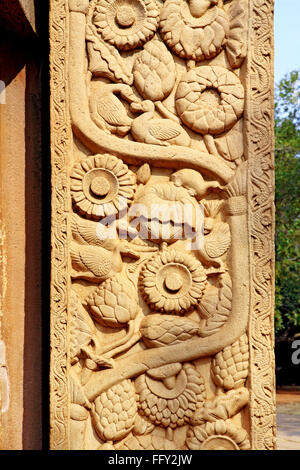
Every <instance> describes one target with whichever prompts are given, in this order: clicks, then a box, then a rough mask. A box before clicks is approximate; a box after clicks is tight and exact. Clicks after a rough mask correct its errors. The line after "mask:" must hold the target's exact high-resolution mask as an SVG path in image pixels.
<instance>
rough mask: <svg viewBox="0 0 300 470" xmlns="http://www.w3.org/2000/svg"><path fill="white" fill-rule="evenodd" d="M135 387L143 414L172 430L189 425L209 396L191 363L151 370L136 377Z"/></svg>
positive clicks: (175, 364) (153, 421) (154, 422)
mask: <svg viewBox="0 0 300 470" xmlns="http://www.w3.org/2000/svg"><path fill="white" fill-rule="evenodd" d="M135 387H136V392H137V393H138V396H139V398H138V410H139V413H140V414H141V415H144V416H145V417H147V418H148V419H149V420H150V421H151V422H152V423H153V424H155V425H157V426H163V427H165V428H167V427H170V428H172V429H175V428H177V427H180V426H184V425H185V424H188V423H189V422H190V420H191V418H192V417H193V415H194V413H195V411H196V409H197V408H199V407H201V406H202V405H203V403H204V400H205V397H206V394H205V387H204V381H203V379H202V377H201V375H200V374H199V373H198V371H197V370H196V369H195V367H194V366H192V364H189V363H186V364H183V365H182V364H180V363H174V364H169V365H166V366H162V367H159V368H156V369H150V370H149V371H148V372H147V374H143V375H140V376H139V377H138V378H137V379H136V381H135Z"/></svg>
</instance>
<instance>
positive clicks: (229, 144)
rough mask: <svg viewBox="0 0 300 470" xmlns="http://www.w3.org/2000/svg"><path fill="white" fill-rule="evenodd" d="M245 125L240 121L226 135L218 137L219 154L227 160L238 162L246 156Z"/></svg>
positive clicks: (216, 141) (216, 142) (216, 140)
mask: <svg viewBox="0 0 300 470" xmlns="http://www.w3.org/2000/svg"><path fill="white" fill-rule="evenodd" d="M243 140H244V139H243V123H242V120H241V119H240V120H239V121H238V123H237V124H236V125H235V126H234V127H233V128H232V129H231V130H230V131H229V132H227V133H226V134H225V135H223V136H221V137H217V138H216V139H215V144H216V147H217V150H218V153H219V154H220V155H221V156H222V157H223V158H225V160H229V161H236V160H239V159H240V158H242V156H243V154H244V142H243Z"/></svg>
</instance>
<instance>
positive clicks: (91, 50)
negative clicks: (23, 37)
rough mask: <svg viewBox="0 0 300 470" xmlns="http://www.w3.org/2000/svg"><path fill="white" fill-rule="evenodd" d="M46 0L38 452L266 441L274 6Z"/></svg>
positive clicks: (270, 368)
mask: <svg viewBox="0 0 300 470" xmlns="http://www.w3.org/2000/svg"><path fill="white" fill-rule="evenodd" d="M50 3H51V15H50V30H51V87H52V95H51V116H52V149H51V151H52V177H53V200H52V201H53V204H52V207H53V219H52V220H53V226H52V249H53V251H52V286H51V288H52V295H51V299H52V314H51V338H52V339H51V341H52V343H51V344H52V356H51V419H52V422H51V446H52V448H53V449H141V448H142V449H165V448H176V449H192V450H208V449H209V450H211V449H213V450H217V449H228V450H232V449H234V450H244V449H273V448H274V447H275V436H274V433H275V390H274V363H273V362H274V361H273V320H272V315H273V172H272V168H273V137H272V124H273V122H272V101H273V95H272V12H273V2H272V0H261V1H259V2H258V1H256V0H249V1H246V0H231V1H226V2H223V1H222V0H188V1H186V0H166V1H165V2H163V1H154V0H134V1H126V0H124V2H122V3H120V2H119V1H117V0H91V1H88V0H69V1H65V0H51V2H50ZM114 220H115V224H113V221H114ZM105 226H109V228H110V231H109V233H108V232H107V231H105V228H104V227H105ZM202 229H203V230H202ZM192 239H193V240H192Z"/></svg>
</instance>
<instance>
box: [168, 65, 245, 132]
mask: <svg viewBox="0 0 300 470" xmlns="http://www.w3.org/2000/svg"><path fill="white" fill-rule="evenodd" d="M175 102H176V109H177V112H178V114H179V116H180V118H181V119H182V121H183V122H184V124H186V125H187V126H188V127H189V128H190V129H192V130H193V131H195V132H199V133H200V134H214V135H216V134H222V133H223V132H225V131H227V130H229V129H231V127H232V126H233V125H234V124H235V123H236V122H237V121H238V119H239V118H240V117H241V115H242V113H243V110H244V87H243V85H242V83H241V81H240V79H239V78H238V77H237V76H236V75H235V74H234V73H233V72H231V71H230V70H227V69H225V68H224V67H219V66H217V65H214V66H209V65H205V66H203V67H197V68H195V69H192V70H189V71H188V72H186V73H185V74H183V75H182V77H181V80H180V83H179V85H178V88H177V90H176V96H175Z"/></svg>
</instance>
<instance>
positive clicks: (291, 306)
mask: <svg viewBox="0 0 300 470" xmlns="http://www.w3.org/2000/svg"><path fill="white" fill-rule="evenodd" d="M299 104H300V71H299V72H298V71H294V72H292V73H290V74H289V75H287V76H286V77H284V78H283V79H282V80H281V81H280V83H279V85H278V86H277V87H276V93H275V170H276V173H275V174H276V193H275V198H276V199H275V201H276V237H275V243H276V291H275V295H276V309H275V328H276V331H277V332H282V330H286V331H289V330H293V329H294V327H300V279H299V277H300V106H299Z"/></svg>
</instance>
